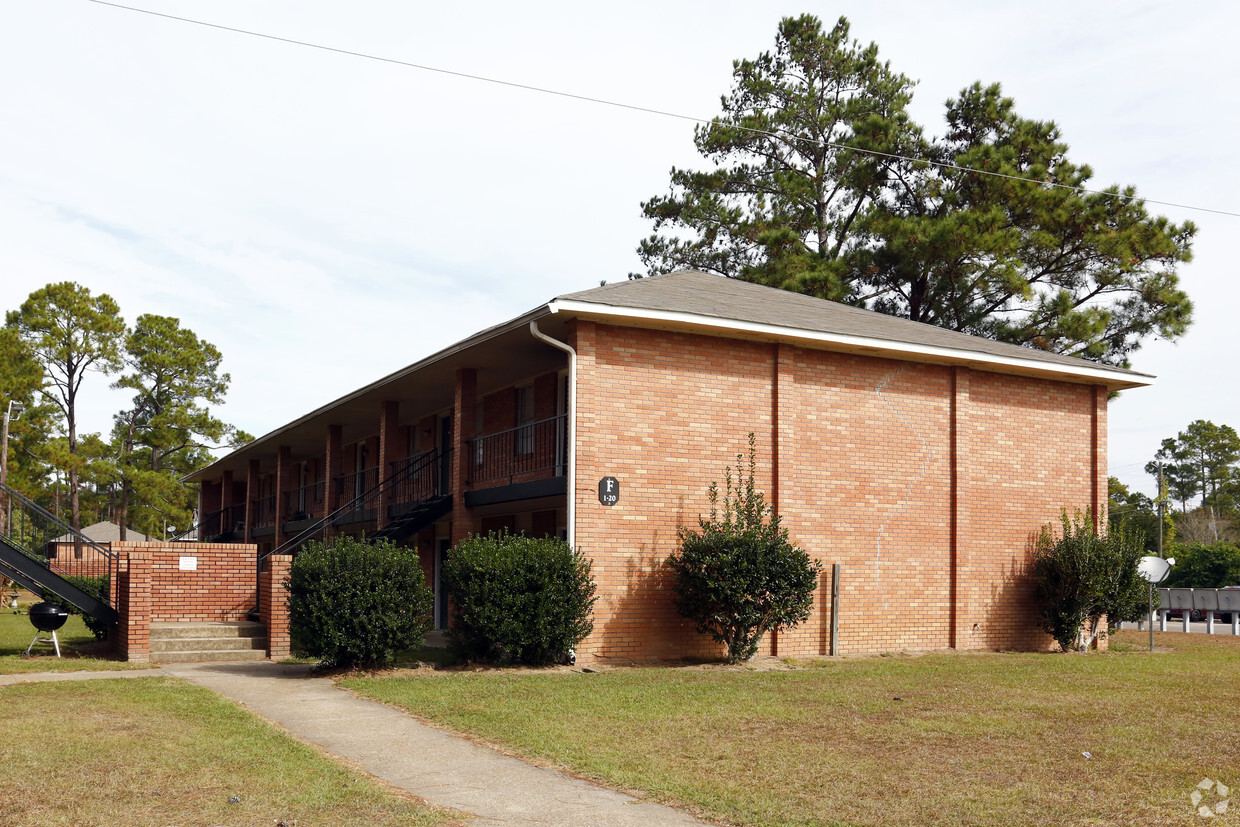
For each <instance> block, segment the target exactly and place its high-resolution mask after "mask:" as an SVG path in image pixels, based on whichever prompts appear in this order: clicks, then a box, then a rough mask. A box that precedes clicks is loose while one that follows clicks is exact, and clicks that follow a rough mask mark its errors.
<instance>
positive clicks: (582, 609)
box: [442, 531, 595, 664]
mask: <svg viewBox="0 0 1240 827" xmlns="http://www.w3.org/2000/svg"><path fill="white" fill-rule="evenodd" d="M442 578H443V581H442V582H443V584H444V586H445V588H446V589H447V590H448V593H449V594H450V595H451V596H452V624H451V627H450V630H449V639H450V640H451V643H452V648H453V649H454V650H455V651H456V652H457V653H458V654H459V655H460V656H461V657H464V658H467V659H478V660H491V661H498V662H514V663H528V664H547V663H557V662H563V661H565V660H566V659H567V658H568V657H569V656H570V654H571V652H572V650H573V647H575V646H576V645H577V644H578V643H580V642H581V641H582V640H584V639H585V638H586V636H587V635H589V634H590V632H591V631H592V630H593V629H594V623H593V621H592V620H591V613H592V611H593V607H594V601H595V597H594V592H595V584H594V578H593V577H592V576H591V574H590V563H589V561H587V560H585V559H584V558H582V557H579V556H578V555H577V554H576V553H575V552H574V551H573V549H572V548H571V547H570V546H569V545H568V543H566V542H564V541H563V540H557V539H551V538H547V539H534V538H532V537H525V536H521V535H512V534H508V533H507V532H506V531H505V532H503V533H494V532H492V533H490V534H487V535H486V536H475V535H471V536H470V537H467V538H466V539H464V540H462V541H461V542H459V543H457V544H456V546H455V547H453V549H452V551H451V552H450V553H449V554H448V558H447V560H445V561H444V567H443V574H442Z"/></svg>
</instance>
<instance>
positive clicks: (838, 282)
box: [638, 15, 915, 299]
mask: <svg viewBox="0 0 1240 827" xmlns="http://www.w3.org/2000/svg"><path fill="white" fill-rule="evenodd" d="M732 66H733V69H732V74H733V78H734V80H735V84H734V86H733V88H732V91H731V92H730V93H729V94H728V95H725V96H724V97H723V100H722V103H723V115H721V116H719V117H717V118H715V119H713V120H712V121H711V122H710V123H709V124H707V125H704V126H699V127H697V128H696V129H695V130H694V143H695V144H696V145H697V149H698V152H700V153H701V154H702V156H703V157H704V158H705V159H707V160H708V161H710V162H712V164H713V165H714V167H715V168H714V169H713V170H712V171H710V172H694V171H691V170H683V169H675V168H673V169H672V172H671V192H670V193H669V194H668V195H666V196H657V197H655V198H652V199H650V200H649V201H647V202H645V203H644V204H642V210H643V212H644V213H645V215H646V217H647V218H650V219H651V220H652V221H653V222H654V230H655V232H654V234H653V235H651V236H650V237H649V238H647V239H645V240H644V241H642V242H641V245H640V246H639V248H638V255H639V256H640V257H641V260H642V263H643V264H644V265H645V266H646V268H647V270H648V272H649V273H651V274H653V273H658V272H667V271H670V270H677V269H682V268H693V269H698V270H703V271H705V272H712V273H719V274H721V275H726V276H731V277H734V278H743V279H746V280H749V281H756V282H759V283H763V284H770V285H773V286H777V287H783V288H785V289H790V290H797V291H799V292H804V293H810V294H812V295H816V296H821V297H824V298H830V299H843V298H846V297H847V296H848V295H849V294H850V292H851V291H850V289H849V286H848V273H847V267H846V263H845V257H846V255H847V253H848V252H849V250H850V249H851V248H852V247H854V246H855V245H856V244H857V240H858V237H857V235H856V228H857V224H858V221H859V220H860V217H861V216H863V215H864V214H865V211H866V210H867V209H868V208H869V207H870V206H871V205H872V203H873V200H874V199H875V198H876V197H879V196H881V195H882V194H883V193H884V192H885V191H886V190H887V189H888V187H889V185H890V180H889V179H890V176H891V174H892V167H893V164H892V161H891V159H889V158H885V157H881V156H877V155H872V154H865V153H861V152H856V151H852V148H861V149H867V150H873V151H878V152H886V153H901V152H903V151H904V150H905V149H906V148H907V147H908V145H909V141H910V140H911V138H912V136H913V135H914V134H915V129H914V128H913V127H912V126H911V124H910V123H909V122H908V116H907V114H906V113H905V106H906V105H907V104H908V102H909V100H910V98H911V97H912V86H913V84H912V82H911V81H910V80H909V79H908V78H906V77H904V76H903V75H901V74H898V73H895V72H892V71H891V69H890V67H889V66H888V65H887V64H885V63H882V62H880V61H879V59H878V47H877V46H875V45H874V44H870V45H868V46H864V45H862V44H860V43H859V42H857V41H855V40H850V39H849V23H848V21H847V20H846V19H844V18H840V20H839V22H838V23H836V25H835V26H834V27H833V28H832V29H830V30H826V31H824V29H823V26H822V23H821V21H819V20H818V19H817V18H815V17H813V16H811V15H802V16H801V17H797V18H785V19H784V20H782V21H780V24H779V29H778V31H777V33H776V37H775V49H774V51H771V52H763V53H762V54H760V55H759V56H758V57H757V58H756V59H754V60H738V61H734V62H733V64H732ZM828 143H829V144H830V145H828ZM664 229H667V230H671V231H672V232H671V233H669V234H666V235H660V234H659V232H660V230H664ZM686 230H687V231H689V234H691V235H696V238H692V237H691V236H690V235H687V234H686V233H685V232H683V231H686Z"/></svg>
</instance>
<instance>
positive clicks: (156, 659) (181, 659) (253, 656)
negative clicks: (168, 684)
mask: <svg viewBox="0 0 1240 827" xmlns="http://www.w3.org/2000/svg"><path fill="white" fill-rule="evenodd" d="M266 658H267V653H266V652H265V651H264V650H262V649H238V650H232V649H224V650H219V649H217V650H214V651H197V652H193V651H191V652H155V651H152V652H151V662H152V663H204V662H206V661H227V660H266Z"/></svg>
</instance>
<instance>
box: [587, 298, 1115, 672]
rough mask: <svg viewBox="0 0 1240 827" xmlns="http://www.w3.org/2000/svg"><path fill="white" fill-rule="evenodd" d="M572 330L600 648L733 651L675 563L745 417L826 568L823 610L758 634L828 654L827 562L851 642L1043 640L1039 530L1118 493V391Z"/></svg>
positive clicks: (796, 351)
mask: <svg viewBox="0 0 1240 827" xmlns="http://www.w3.org/2000/svg"><path fill="white" fill-rule="evenodd" d="M573 344H574V346H575V347H576V348H577V351H578V356H579V374H578V399H577V404H578V420H577V428H578V440H577V442H578V446H579V452H578V457H577V473H578V478H577V489H576V494H575V495H576V502H577V536H576V541H577V545H578V547H579V549H580V550H581V551H582V552H583V553H585V554H586V555H587V556H589V557H590V559H591V560H592V561H593V565H594V574H595V577H596V578H597V580H598V583H599V596H600V599H599V601H598V604H597V606H596V611H595V633H594V635H592V636H591V638H589V639H588V640H587V641H586V642H585V643H584V644H583V646H582V647H581V649H580V650H579V654H581V655H582V656H583V657H585V658H587V659H588V658H591V657H599V658H604V659H626V658H632V659H635V660H640V659H649V658H651V657H680V656H684V655H714V654H717V653H718V652H719V649H718V647H717V646H715V645H714V644H712V643H710V642H709V641H708V640H707V639H705V638H704V637H702V636H699V635H697V634H696V633H695V632H694V631H693V629H692V627H691V626H690V625H689V624H688V623H687V622H686V621H684V620H682V619H681V618H679V617H678V616H677V615H676V613H675V611H674V608H673V606H672V600H671V593H670V589H669V583H668V581H667V578H666V576H665V572H664V570H663V567H662V561H663V560H664V559H665V558H666V557H667V555H668V554H669V553H671V552H672V551H673V550H674V548H675V547H676V533H677V526H678V525H682V524H688V525H693V524H695V522H696V520H697V517H698V515H699V514H702V513H705V512H706V511H707V509H708V504H707V501H706V488H707V486H708V485H709V484H710V483H711V482H712V481H719V483H720V484H721V485H722V482H723V470H724V467H725V466H726V465H735V455H736V454H737V453H738V452H741V451H743V450H744V449H745V444H746V436H747V434H748V433H749V432H750V431H753V432H754V433H755V434H756V438H757V447H758V472H757V483H758V485H759V487H760V488H761V489H762V490H763V491H765V492H766V493H767V496H768V501H769V502H772V503H776V504H778V507H779V510H780V513H781V515H782V516H783V519H784V525H785V527H787V528H788V529H789V530H790V533H791V535H792V538H793V539H794V540H796V541H797V542H799V543H800V544H801V545H802V546H803V547H805V548H806V549H807V550H808V551H809V552H810V554H811V555H812V556H813V557H814V558H815V559H818V560H821V561H822V562H823V563H824V564H825V567H826V568H825V571H824V576H823V579H822V583H821V586H820V589H819V594H818V597H817V601H816V607H815V612H814V614H813V615H812V616H811V618H810V620H809V622H808V623H806V624H804V625H803V626H801V627H799V628H798V629H795V630H792V631H790V632H786V633H784V634H783V635H781V636H780V637H779V639H778V640H777V641H776V640H772V639H768V640H767V641H765V644H764V649H763V651H765V652H772V651H775V652H777V653H778V654H780V655H818V654H826V653H827V652H828V646H829V630H830V621H831V618H830V612H829V598H830V588H831V583H830V565H831V564H832V563H840V564H841V565H842V567H843V570H842V576H841V599H840V610H839V614H840V617H839V648H840V651H841V652H842V653H845V654H855V653H864V652H880V651H889V650H898V649H930V648H940V647H948V646H958V647H960V648H976V647H989V648H1040V647H1043V646H1045V645H1046V641H1047V638H1046V636H1045V635H1043V634H1042V633H1041V632H1039V631H1037V630H1036V627H1035V626H1034V623H1033V619H1032V616H1031V614H1030V611H1029V593H1030V589H1029V583H1028V580H1027V577H1026V576H1025V574H1024V566H1025V561H1026V559H1027V554H1028V551H1029V539H1030V537H1031V535H1032V534H1034V533H1035V532H1036V531H1037V530H1038V528H1039V527H1040V526H1041V525H1043V524H1045V523H1047V522H1051V521H1054V520H1055V519H1056V518H1057V516H1058V514H1059V511H1060V509H1061V508H1064V507H1067V508H1069V509H1071V508H1074V507H1086V506H1089V505H1090V503H1091V500H1099V499H1105V491H1106V463H1105V456H1106V455H1105V450H1106V446H1105V424H1106V420H1105V416H1106V409H1105V405H1106V397H1105V392H1104V391H1103V390H1102V389H1095V388H1093V387H1091V386H1085V385H1074V384H1069V383H1062V382H1051V381H1047V380H1037V379H1026V378H1021V377H1014V376H1006V375H1000V374H992V373H985V372H979V371H972V370H966V369H953V368H950V367H944V366H938V365H925V364H916V363H909V362H899V361H894V360H889V359H880V358H874V357H868V356H858V355H850V354H841V353H830V352H826V351H819V350H810V349H805V348H799V347H794V346H790V345H779V346H776V345H771V344H767V343H759V342H748V341H740V340H730V339H720V338H713V337H705V336H696V335H688V334H678V333H670V332H665V331H654V330H648V331H647V330H637V329H632V328H620V327H612V326H605V325H596V324H595V323H592V322H579V323H578V324H577V326H576V332H575V337H574V341H573ZM606 475H610V476H614V477H616V478H617V479H618V480H619V481H620V486H621V490H620V502H619V503H618V504H617V505H615V506H613V507H605V506H602V505H601V504H600V503H599V502H598V499H597V491H596V486H597V483H598V480H599V479H600V478H601V477H603V476H606ZM1099 492H1101V494H1099Z"/></svg>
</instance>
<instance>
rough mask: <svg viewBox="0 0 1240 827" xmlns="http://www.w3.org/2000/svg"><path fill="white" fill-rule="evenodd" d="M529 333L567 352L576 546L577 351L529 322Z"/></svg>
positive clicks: (571, 533) (571, 522)
mask: <svg viewBox="0 0 1240 827" xmlns="http://www.w3.org/2000/svg"><path fill="white" fill-rule="evenodd" d="M530 333H531V334H533V336H534V338H535V339H538V340H540V341H543V342H546V343H547V344H549V345H551V346H552V347H554V348H558V349H560V350H562V351H564V352H565V353H567V354H568V445H567V448H568V471H567V476H568V480H567V485H566V488H567V489H568V544H569V546H571V547H573V548H574V549H576V547H577V351H575V350H573V349H572V348H571V347H570V346H569V345H567V344H565V343H564V342H561V341H560V340H559V339H553V338H551V337H550V336H548V335H547V334H545V333H543V332H542V331H541V330H539V329H538V322H530Z"/></svg>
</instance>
